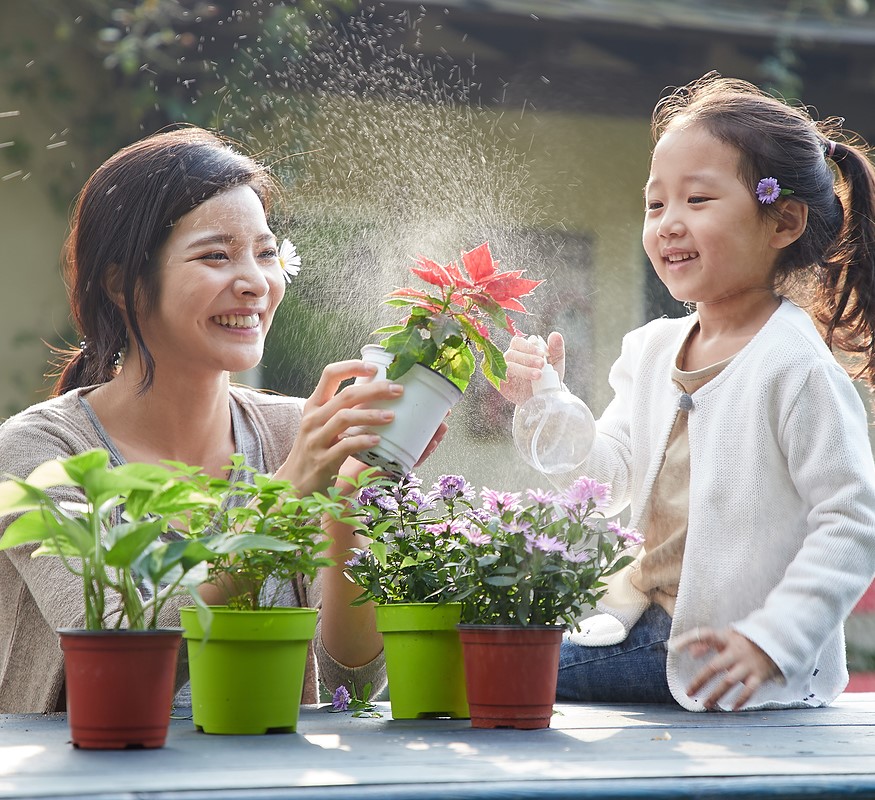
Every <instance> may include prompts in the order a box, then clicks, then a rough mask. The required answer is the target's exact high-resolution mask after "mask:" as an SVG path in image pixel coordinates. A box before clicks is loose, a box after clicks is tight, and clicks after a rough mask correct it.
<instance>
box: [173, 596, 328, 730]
mask: <svg viewBox="0 0 875 800" xmlns="http://www.w3.org/2000/svg"><path fill="white" fill-rule="evenodd" d="M211 610H212V612H213V617H212V622H211V625H210V630H209V634H208V635H205V631H204V629H203V627H202V626H201V623H200V620H199V619H198V616H197V610H196V609H195V608H194V607H193V606H187V607H186V608H183V609H181V611H180V616H181V618H182V627H183V629H184V631H185V639H186V643H187V645H188V669H189V676H190V678H191V710H192V718H193V721H194V724H195V727H196V728H198V730H201V731H203V732H204V733H219V734H264V733H294V732H295V730H296V728H297V725H298V716H299V712H300V709H301V693H302V691H303V688H304V672H305V670H306V667H307V647H308V645H309V644H310V641H311V640H312V639H313V635H314V633H315V632H316V616H317V612H316V609H313V608H271V609H261V610H259V611H238V610H236V609H230V608H226V607H224V606H211Z"/></svg>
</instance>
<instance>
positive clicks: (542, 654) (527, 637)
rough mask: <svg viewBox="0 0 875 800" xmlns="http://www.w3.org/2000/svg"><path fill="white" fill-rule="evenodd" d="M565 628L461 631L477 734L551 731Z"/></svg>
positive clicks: (475, 627) (465, 628)
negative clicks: (494, 730)
mask: <svg viewBox="0 0 875 800" xmlns="http://www.w3.org/2000/svg"><path fill="white" fill-rule="evenodd" d="M562 630H563V629H562V628H561V627H554V626H549V625H532V626H522V625H459V638H460V639H461V642H462V653H463V656H464V659H465V686H466V688H467V694H468V706H469V708H470V710H471V727H473V728H519V729H525V730H531V729H535V728H549V727H550V718H551V717H552V715H553V702H554V701H555V700H556V680H557V677H558V674H559V645H560V644H561V642H562Z"/></svg>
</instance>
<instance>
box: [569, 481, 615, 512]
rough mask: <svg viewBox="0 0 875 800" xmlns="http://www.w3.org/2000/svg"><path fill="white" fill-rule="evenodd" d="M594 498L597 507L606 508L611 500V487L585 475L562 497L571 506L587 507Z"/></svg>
mask: <svg viewBox="0 0 875 800" xmlns="http://www.w3.org/2000/svg"><path fill="white" fill-rule="evenodd" d="M590 500H592V501H593V503H594V504H595V507H596V508H604V507H605V506H606V505H608V503H610V502H611V487H610V486H608V485H607V484H606V483H599V482H598V481H597V480H595V479H594V478H587V477H586V476H585V475H584V476H581V477H580V478H578V479H577V480H576V481H575V482H574V483H573V484H571V486H570V487H569V489H568V490H567V491H566V492H565V495H564V496H563V498H562V503H563V504H564V505H566V506H568V507H569V508H580V509H585V508H586V506H587V505H588V503H589V501H590Z"/></svg>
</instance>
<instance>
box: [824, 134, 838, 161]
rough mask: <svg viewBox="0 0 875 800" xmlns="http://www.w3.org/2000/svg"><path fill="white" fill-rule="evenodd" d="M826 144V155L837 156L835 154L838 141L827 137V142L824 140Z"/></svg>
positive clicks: (828, 156) (829, 156)
mask: <svg viewBox="0 0 875 800" xmlns="http://www.w3.org/2000/svg"><path fill="white" fill-rule="evenodd" d="M824 144H825V145H826V148H825V149H826V153H825V155H826V157H827V158H833V156H835V154H836V143H835V142H834V141H832V140H831V139H827V140H826V142H824Z"/></svg>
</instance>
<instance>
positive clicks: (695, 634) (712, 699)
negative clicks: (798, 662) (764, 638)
mask: <svg viewBox="0 0 875 800" xmlns="http://www.w3.org/2000/svg"><path fill="white" fill-rule="evenodd" d="M671 647H672V649H674V650H688V651H689V653H690V655H692V656H694V657H696V658H701V657H702V656H704V655H706V654H707V653H709V652H711V651H716V655H715V656H714V657H713V658H712V659H711V660H710V661H709V662H708V664H706V665H705V667H704V668H703V669H702V670H701V671H700V672H699V674H698V675H696V677H695V678H694V679H693V682H692V683H691V684H690V685H689V687H688V689H687V694H688V695H690V696H691V697H692V696H693V695H695V694H696V692H698V691H699V690H700V689H701V688H702V687H703V686H704V685H705V684H707V683H708V681H710V680H711V679H712V678H713V677H714V676H715V675H718V674H720V673H725V675H724V676H723V679H722V680H721V681H720V682H719V683H718V684H717V685H716V687H715V688H714V690H713V691H712V692H711V694H710V695H709V696H708V698H707V699H706V700H705V708H708V709H712V708H714V707H715V706H716V705H717V703H718V702H719V701H720V700H721V698H723V697H725V696H726V695H727V694H728V693H729V692H730V691H732V690H734V689H736V688H738V686H739V684H742V687H743V688H742V690H741V692H739V694H738V696H737V697H736V698H735V702H734V703H733V705H732V710H733V711H738V710H739V709H740V708H741V707H742V706H744V704H745V703H747V701H748V700H750V698H751V696H752V695H753V693H754V692H755V691H756V690H757V689H758V688H759V687H760V686H761V685H762V684H763V683H765V682H766V681H767V680H770V679H772V678H777V677H780V675H781V671H780V670H779V669H778V667H777V665H776V664H775V662H774V661H772V659H771V658H769V656H768V655H766V653H765V652H764V651H763V650H762V649H761V648H760V647H758V646H757V645H755V644H754V643H753V642H752V641H751V640H750V639H748V638H747V637H745V636H742V635H741V634H740V633H739V632H738V631H736V630H733V629H732V628H723V629H722V630H715V629H714V628H694V629H693V630H691V631H687V632H686V633H684V634H682V635H680V636H678V637H677V639H675V640H674V641H673V642H672V643H671Z"/></svg>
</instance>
